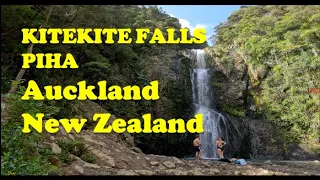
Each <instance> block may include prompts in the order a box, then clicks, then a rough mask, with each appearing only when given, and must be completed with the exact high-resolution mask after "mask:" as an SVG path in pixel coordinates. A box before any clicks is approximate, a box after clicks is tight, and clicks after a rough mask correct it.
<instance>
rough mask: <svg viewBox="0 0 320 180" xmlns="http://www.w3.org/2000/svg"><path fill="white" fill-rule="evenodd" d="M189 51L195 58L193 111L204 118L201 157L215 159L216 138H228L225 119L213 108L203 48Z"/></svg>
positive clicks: (192, 77)
mask: <svg viewBox="0 0 320 180" xmlns="http://www.w3.org/2000/svg"><path fill="white" fill-rule="evenodd" d="M191 53H192V55H193V56H194V59H195V60H196V62H195V64H196V67H195V69H192V70H191V81H192V92H193V103H194V107H195V113H196V114H203V119H204V132H203V133H201V134H200V141H201V144H202V148H201V151H202V158H204V159H215V158H217V152H216V151H217V148H216V144H215V141H216V138H217V137H221V138H222V139H223V140H225V141H226V142H227V139H228V136H227V135H228V133H227V132H228V131H227V129H228V126H227V124H226V122H227V119H226V117H225V116H223V115H222V114H220V113H219V112H217V111H215V110H214V109H213V105H214V104H213V103H212V102H213V101H212V100H213V97H212V95H211V94H212V90H211V88H210V84H209V82H210V79H211V76H210V71H211V69H209V68H206V62H205V52H204V50H200V49H197V50H192V52H191ZM227 143H228V142H227Z"/></svg>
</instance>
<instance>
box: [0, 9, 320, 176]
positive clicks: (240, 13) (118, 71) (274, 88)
mask: <svg viewBox="0 0 320 180" xmlns="http://www.w3.org/2000/svg"><path fill="white" fill-rule="evenodd" d="M1 27H2V31H1V94H2V95H3V96H5V97H7V98H6V102H7V104H8V107H7V108H6V115H5V116H6V118H8V121H9V123H6V124H4V125H1V170H2V171H4V172H5V173H4V174H10V173H12V174H19V173H20V174H24V173H25V174H43V173H44V172H47V171H48V170H49V169H51V168H49V165H48V166H47V164H48V162H47V159H46V158H44V157H47V156H50V155H51V154H50V150H48V149H44V148H43V147H39V146H37V142H39V141H40V140H39V139H41V138H43V137H41V135H39V134H37V133H31V134H30V135H26V134H23V133H22V132H21V131H20V130H21V127H22V125H23V124H22V120H23V119H22V117H21V114H22V113H25V112H29V113H30V114H32V115H35V114H36V113H39V112H41V113H44V114H45V117H46V118H50V117H53V118H57V119H59V118H73V117H75V116H77V114H75V111H73V110H72V106H71V103H70V101H67V100H61V101H33V100H30V101H22V100H21V99H20V98H21V96H22V95H23V93H24V91H25V89H26V85H27V82H28V81H29V80H35V81H36V82H37V84H38V85H39V87H41V88H42V89H43V87H44V86H46V85H62V86H67V85H76V83H77V82H79V81H82V80H85V81H86V82H87V84H92V85H96V83H97V82H98V81H101V80H106V81H107V83H108V84H107V85H108V86H112V85H119V86H126V85H138V86H140V87H143V86H146V85H148V84H149V82H151V81H153V80H158V81H159V95H160V97H161V98H160V100H158V101H143V100H142V101H95V102H96V103H98V104H99V105H101V106H102V107H103V108H104V109H105V110H107V111H108V112H110V113H112V114H114V115H115V116H116V117H120V118H123V119H129V118H139V117H141V115H143V114H146V113H151V114H152V115H153V116H154V117H160V118H164V119H169V118H173V117H175V118H182V119H186V120H187V119H189V118H190V117H192V116H193V112H192V87H191V80H190V71H189V70H190V68H192V67H193V62H192V61H191V60H190V59H188V58H187V57H185V56H184V55H183V53H182V52H184V51H188V50H190V49H206V52H207V53H208V55H210V58H209V61H210V62H211V65H212V67H213V68H215V67H219V68H221V69H223V73H224V75H225V76H226V77H228V76H230V74H232V73H233V71H235V70H237V69H245V73H246V74H247V75H249V80H250V82H249V84H250V85H251V86H252V88H250V89H246V90H247V92H246V93H247V96H248V97H246V98H252V99H253V100H254V105H255V106H256V107H257V108H256V109H255V111H254V114H256V115H258V116H261V117H266V118H267V119H268V120H269V121H270V122H272V123H274V124H275V127H276V128H277V130H278V132H279V137H280V138H281V139H283V142H282V143H283V144H284V148H286V146H287V145H289V144H290V143H301V142H304V143H305V142H307V143H308V144H309V145H310V149H311V151H313V152H316V153H320V140H319V138H320V137H319V135H320V108H319V107H320V97H319V94H310V93H308V88H315V87H318V88H319V87H320V71H319V69H320V57H319V54H320V41H319V40H320V6H250V7H242V8H241V9H239V10H237V11H235V12H234V13H232V15H231V16H230V17H229V18H228V20H227V21H226V22H224V23H222V24H220V25H219V26H217V27H216V35H215V36H214V37H213V39H214V45H213V46H212V47H208V45H207V43H205V44H201V45H196V44H192V45H179V44H178V45H172V44H170V45H155V44H134V43H133V44H112V45H107V44H80V45H79V44H74V45H68V44H58V45H52V44H35V45H32V46H29V45H24V44H22V43H21V40H22V33H21V29H22V28H39V27H46V28H49V27H55V28H62V27H90V28H92V27H99V28H110V27H112V28H132V29H135V28H141V27H147V28H150V29H151V30H152V29H155V28H160V29H161V30H163V32H165V29H167V28H175V29H177V30H178V29H180V28H181V25H180V24H179V20H178V19H177V18H174V17H170V16H169V15H168V14H166V13H165V12H164V11H163V10H162V9H159V8H157V7H156V6H128V5H126V6H101V5H100V6H93V5H92V6H89V5H88V6H84V5H83V6H79V5H69V6H59V5H55V6H40V5H30V6H29V5H20V6H13V5H12V6H1ZM165 36H167V34H165ZM176 36H179V34H176ZM190 36H191V35H190ZM134 38H135V35H133V39H134ZM26 52H32V53H62V54H66V53H71V54H72V55H73V56H74V57H75V60H76V61H77V63H78V65H79V68H78V69H36V68H35V64H33V65H31V68H30V69H21V66H22V56H21V54H22V53H26ZM234 83H238V82H236V81H235V82H234ZM15 87H17V88H15ZM8 93H9V94H10V95H8ZM74 103H77V102H74ZM219 103H223V102H219ZM220 110H221V111H224V110H223V109H220ZM246 111H247V108H246V106H245V105H244V106H241V108H240V109H239V108H237V109H232V110H231V111H226V112H227V113H229V112H235V113H234V114H232V113H231V114H232V115H234V116H239V117H240V118H241V117H244V116H249V115H248V114H246V113H243V112H246ZM2 114H3V113H2ZM134 137H135V143H136V145H137V146H138V147H139V148H140V149H141V150H142V151H143V152H145V153H153V154H163V155H173V156H177V157H183V156H186V155H190V154H192V149H191V148H190V146H191V142H192V139H193V137H194V135H193V134H134ZM30 154H31V155H30ZM62 156H63V157H60V158H62V159H63V158H66V157H65V156H64V155H63V154H62ZM21 161H24V162H25V163H23V164H21V163H18V162H21ZM26 164H28V166H26ZM26 167H27V168H26Z"/></svg>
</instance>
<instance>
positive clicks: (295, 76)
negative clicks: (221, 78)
mask: <svg viewBox="0 0 320 180" xmlns="http://www.w3.org/2000/svg"><path fill="white" fill-rule="evenodd" d="M319 9H320V6H249V7H242V8H241V9H239V10H237V11H235V12H233V13H232V15H231V16H230V17H229V18H228V20H227V21H226V22H224V23H222V24H220V25H219V26H217V27H216V35H215V36H214V42H215V45H214V46H213V47H212V48H210V49H209V51H210V54H211V55H212V56H213V60H214V62H215V63H217V62H218V63H219V64H223V66H224V67H225V68H226V69H227V71H228V69H229V72H230V71H231V69H232V68H240V67H242V68H243V67H247V69H248V72H247V73H248V74H249V77H250V83H251V84H252V86H253V88H252V89H251V90H250V92H249V93H250V94H251V95H252V96H253V98H254V100H255V105H256V107H258V108H257V111H258V113H260V114H262V115H265V116H266V117H267V119H268V120H270V121H271V122H273V123H274V124H275V125H276V126H275V127H277V128H278V129H279V132H280V134H281V136H280V137H281V138H284V140H285V141H284V148H287V145H288V144H290V143H297V142H298V143H299V142H306V143H307V144H309V145H310V148H311V150H313V151H318V153H319V152H320V146H319V135H320V108H319V107H320V96H319V94H310V93H308V88H319V87H320V71H319V69H320V56H319V53H320V11H319ZM309 150H310V149H309Z"/></svg>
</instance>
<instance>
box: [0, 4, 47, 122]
mask: <svg viewBox="0 0 320 180" xmlns="http://www.w3.org/2000/svg"><path fill="white" fill-rule="evenodd" d="M52 9H53V6H50V8H49V10H48V13H47V14H46V20H45V22H44V23H42V24H41V25H40V27H39V29H40V28H43V27H44V26H45V25H46V24H47V23H48V21H49V18H50V16H51V12H52ZM39 35H40V34H39V31H37V33H36V38H37V39H38V38H39ZM33 45H34V44H33V43H31V44H30V45H29V47H28V50H27V53H32V49H33ZM25 72H26V69H24V68H21V69H20V71H19V73H18V75H17V76H16V79H15V81H14V83H12V85H11V88H10V90H9V92H8V95H9V94H13V93H15V92H16V90H17V87H18V85H19V83H18V82H20V80H21V79H22V77H23V75H24V73H25ZM6 99H7V95H4V97H1V106H2V107H3V108H1V123H2V122H6V121H7V113H6V107H7V100H6Z"/></svg>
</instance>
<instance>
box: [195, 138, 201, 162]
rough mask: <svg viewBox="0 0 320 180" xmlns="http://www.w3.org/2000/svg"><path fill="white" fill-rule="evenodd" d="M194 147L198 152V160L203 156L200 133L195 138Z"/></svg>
mask: <svg viewBox="0 0 320 180" xmlns="http://www.w3.org/2000/svg"><path fill="white" fill-rule="evenodd" d="M193 149H194V151H195V152H196V160H197V161H199V160H200V158H201V143H200V138H199V135H196V138H195V139H194V140H193Z"/></svg>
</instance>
